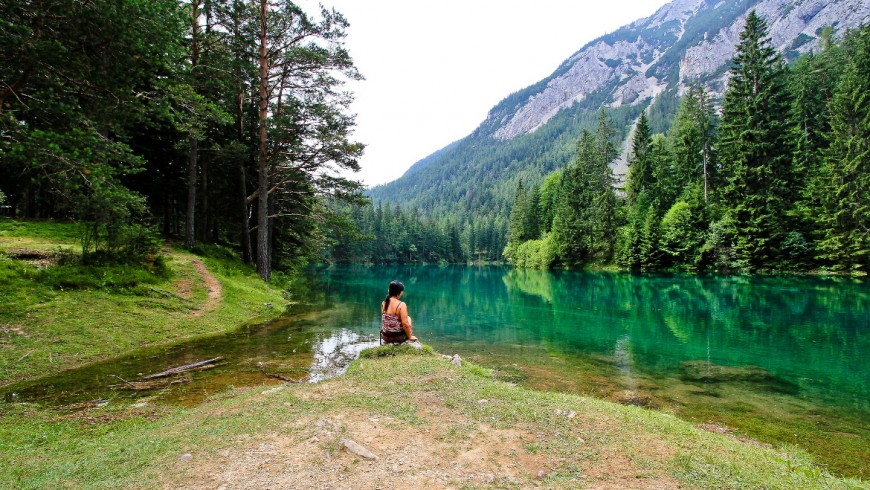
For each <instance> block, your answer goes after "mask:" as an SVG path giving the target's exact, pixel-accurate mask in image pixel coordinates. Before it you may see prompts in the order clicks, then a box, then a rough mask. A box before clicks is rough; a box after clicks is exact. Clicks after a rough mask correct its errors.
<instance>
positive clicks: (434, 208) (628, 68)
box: [369, 0, 870, 226]
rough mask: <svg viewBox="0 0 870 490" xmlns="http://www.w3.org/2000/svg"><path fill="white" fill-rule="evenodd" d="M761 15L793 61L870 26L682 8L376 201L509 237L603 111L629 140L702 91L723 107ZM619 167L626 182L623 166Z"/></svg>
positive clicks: (805, 12)
mask: <svg viewBox="0 0 870 490" xmlns="http://www.w3.org/2000/svg"><path fill="white" fill-rule="evenodd" d="M753 9H754V10H756V11H757V12H758V13H759V14H760V15H762V16H763V17H764V18H766V19H767V21H768V24H769V26H770V33H771V40H772V43H773V45H774V46H775V47H776V48H777V49H778V50H780V52H782V53H783V54H784V57H785V58H786V59H787V60H793V59H795V58H796V57H797V56H799V55H800V54H803V53H807V52H809V51H810V50H812V49H813V48H816V47H817V46H818V44H819V39H820V36H821V35H822V32H823V29H824V28H825V27H827V26H830V27H832V28H833V32H834V36H835V37H839V36H842V34H843V33H844V32H845V31H846V30H848V29H850V28H853V27H856V26H858V25H860V24H861V23H862V22H863V23H866V22H867V21H868V19H870V6H868V5H867V4H866V2H864V1H863V0H833V1H822V0H804V1H787V0H728V1H713V0H675V1H673V2H671V3H669V4H667V5H665V6H664V7H662V8H661V9H659V10H658V11H657V12H656V13H655V14H653V15H652V16H650V17H647V18H644V19H640V20H638V21H635V22H633V23H631V24H629V25H627V26H624V27H622V28H620V29H618V30H617V31H615V32H613V33H610V34H607V35H605V36H602V37H600V38H598V39H596V40H594V41H592V42H590V43H589V44H587V45H586V46H584V47H583V48H582V49H580V50H579V51H577V52H576V53H575V54H574V55H572V56H571V57H570V58H568V59H567V60H565V61H564V62H563V63H562V64H561V65H560V66H559V67H558V68H557V69H556V71H554V72H553V74H552V75H550V76H549V77H547V78H545V79H544V80H541V81H540V82H538V83H536V84H534V85H531V86H529V87H526V88H524V89H522V90H520V91H518V92H516V93H513V94H511V95H509V96H508V97H506V98H505V99H504V100H502V101H501V102H500V103H499V104H498V105H496V106H495V107H493V108H492V109H491V110H490V111H489V114H488V116H487V118H486V119H485V120H484V121H483V123H481V125H480V126H479V127H478V128H477V129H476V130H475V131H474V132H473V133H472V134H470V135H469V136H467V137H466V138H464V139H462V140H460V141H458V142H455V143H451V144H450V145H448V146H447V147H445V148H443V149H441V150H439V151H437V152H435V153H433V154H432V155H430V156H429V157H427V158H425V159H423V160H421V161H419V162H417V163H416V164H415V165H413V166H412V167H411V169H409V170H408V172H407V173H406V174H405V175H403V176H402V177H401V178H400V179H398V180H396V181H394V182H391V183H388V184H385V185H382V186H378V187H375V188H373V189H370V190H369V195H370V196H371V197H372V199H373V200H374V201H375V202H390V203H399V204H402V205H408V206H413V207H417V208H419V209H421V210H422V211H423V212H425V213H427V214H434V215H444V214H446V213H450V214H454V215H456V216H459V217H460V219H462V220H466V221H476V220H479V219H483V220H485V221H488V222H495V223H499V224H501V225H503V226H506V218H507V214H508V212H509V207H510V200H511V198H512V196H513V191H514V189H515V187H516V182H517V180H524V181H533V180H540V178H541V177H542V176H544V175H546V174H547V173H549V172H551V171H553V170H555V169H558V168H561V167H563V166H564V165H565V163H567V162H568V161H569V160H570V159H571V158H572V157H573V155H574V148H575V145H576V141H577V138H578V136H579V134H580V131H581V130H582V129H583V128H584V127H591V125H592V124H593V123H594V121H595V119H596V114H597V112H598V111H599V109H600V108H601V107H604V108H606V109H607V111H608V113H609V115H610V117H611V118H612V119H613V121H614V123H615V124H616V126H617V127H618V132H617V135H616V136H617V138H619V139H620V140H621V141H624V140H625V139H626V136H627V134H628V133H629V131H630V128H631V126H632V123H633V122H634V121H635V119H636V118H637V116H638V115H639V113H640V111H642V110H644V109H646V108H649V112H650V119H651V124H652V129H653V130H654V131H658V132H661V131H664V130H666V129H667V126H668V124H669V120H670V118H671V116H672V115H673V114H674V112H675V110H676V106H677V100H678V97H679V94H681V93H683V91H685V89H686V88H687V87H688V86H689V85H690V84H692V83H700V84H702V85H703V86H705V87H706V88H707V89H708V90H710V91H711V92H713V94H714V95H716V96H720V95H721V94H722V92H723V91H724V87H725V79H726V73H727V70H728V67H729V61H730V59H731V57H732V56H733V54H734V46H735V44H736V43H737V40H738V37H739V32H740V30H741V28H742V26H743V24H744V21H745V18H746V16H747V15H748V13H749V12H750V11H751V10H753ZM615 165H616V168H615V170H616V173H617V174H624V172H625V167H624V163H623V161H622V160H620V161H617V163H616V164H615Z"/></svg>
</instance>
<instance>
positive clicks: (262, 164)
mask: <svg viewBox="0 0 870 490" xmlns="http://www.w3.org/2000/svg"><path fill="white" fill-rule="evenodd" d="M267 6H268V2H267V1H266V0H260V36H259V37H260V53H259V58H260V60H259V61H260V101H259V102H260V103H259V118H258V120H259V130H260V145H259V152H258V158H257V160H258V161H257V183H258V186H257V188H258V190H259V196H258V197H257V273H258V274H260V277H261V278H262V279H263V280H264V281H268V280H269V277H270V276H271V275H272V261H271V258H272V257H271V247H270V246H269V243H270V242H269V175H268V165H267V163H268V162H267V160H268V152H267V148H266V141H267V140H266V121H267V118H268V115H269V114H268V110H269V98H268V97H269V57H268V52H267V49H266V48H267V43H268V42H269V39H268V36H267V22H266V14H267V13H268V11H267Z"/></svg>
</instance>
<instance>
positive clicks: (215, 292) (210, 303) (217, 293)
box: [190, 257, 223, 317]
mask: <svg viewBox="0 0 870 490" xmlns="http://www.w3.org/2000/svg"><path fill="white" fill-rule="evenodd" d="M190 261H191V262H192V263H193V267H194V268H195V269H196V272H198V273H199V276H200V277H201V278H202V283H203V285H204V286H205V287H206V289H207V290H208V297H207V298H206V300H205V304H203V305H202V306H200V307H199V308H195V309H194V310H193V311H192V312H191V315H193V316H195V317H196V316H202V315H203V314H205V313H208V312H209V311H212V310H214V309H215V308H217V307H218V305H219V304H220V302H221V297H222V296H223V287H221V283H220V281H218V280H217V278H216V277H214V275H212V273H211V272H209V270H208V267H206V266H205V264H204V263H203V262H202V260H200V259H197V258H195V257H191V258H190Z"/></svg>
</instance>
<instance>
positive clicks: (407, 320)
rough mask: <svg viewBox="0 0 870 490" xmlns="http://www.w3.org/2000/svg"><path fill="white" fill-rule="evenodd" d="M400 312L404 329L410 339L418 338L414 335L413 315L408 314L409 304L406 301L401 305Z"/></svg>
mask: <svg viewBox="0 0 870 490" xmlns="http://www.w3.org/2000/svg"><path fill="white" fill-rule="evenodd" d="M398 313H399V318H401V319H402V330H404V331H405V335H407V336H408V340H417V337H414V327H413V326H412V325H411V317H410V316H409V315H408V305H406V304H404V303H402V304H401V305H399V310H398Z"/></svg>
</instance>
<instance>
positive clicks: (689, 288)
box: [0, 266, 870, 478]
mask: <svg viewBox="0 0 870 490" xmlns="http://www.w3.org/2000/svg"><path fill="white" fill-rule="evenodd" d="M308 276H309V281H308V284H306V285H305V286H304V287H302V288H301V290H300V291H299V292H298V293H297V294H295V296H296V298H295V299H296V300H298V301H300V302H301V303H300V304H297V305H294V306H292V307H291V308H290V309H289V310H288V313H287V314H286V315H284V316H282V317H280V318H278V319H276V320H273V321H269V322H265V323H252V324H249V325H245V326H243V327H241V328H240V329H238V330H236V331H233V332H231V333H229V334H226V335H222V336H217V337H210V338H204V339H198V340H194V341H191V342H187V343H184V344H178V345H174V346H163V347H153V348H148V349H143V350H141V351H138V352H135V353H132V354H130V355H126V356H123V357H120V358H117V359H113V360H110V361H106V362H102V363H98V364H92V365H89V366H85V367H83V368H80V369H77V370H74V371H68V372H65V373H61V374H59V375H56V376H52V377H49V378H45V379H42V380H37V381H35V382H28V383H24V384H20V385H15V386H8V387H5V388H3V389H0V393H2V396H3V399H5V400H6V402H20V401H34V402H41V403H43V404H47V405H50V406H54V407H62V406H70V405H73V404H74V403H75V402H81V401H86V400H93V399H101V400H107V401H109V402H123V401H124V400H130V401H138V402H140V403H141V402H143V401H145V402H149V403H181V404H185V405H192V404H196V403H199V402H201V401H202V400H204V399H205V398H206V397H208V396H209V395H210V394H212V393H215V392H217V391H221V390H225V389H226V388H227V387H228V386H245V385H255V384H263V383H268V382H270V381H271V382H279V381H277V380H274V379H271V378H268V377H266V376H265V375H264V373H273V374H280V375H282V376H284V377H287V378H294V379H300V380H309V381H318V380H321V379H324V378H326V377H329V376H333V375H335V374H337V373H340V372H342V371H343V369H344V368H345V367H346V366H347V364H348V363H350V362H351V361H352V360H353V359H355V358H356V356H357V354H358V353H359V351H360V350H361V349H363V348H365V347H368V346H372V345H377V344H378V329H379V326H380V314H379V311H378V303H379V302H380V301H382V300H383V298H384V296H385V294H386V289H387V285H388V283H389V282H390V281H391V280H393V279H398V280H401V281H403V282H404V283H405V288H406V289H405V296H404V297H403V300H404V301H405V302H406V303H407V304H408V307H409V310H410V314H411V316H412V318H413V320H414V332H415V334H416V335H417V336H418V337H420V339H421V340H422V341H423V342H425V343H427V344H430V345H431V346H432V347H433V348H435V349H436V350H438V351H440V352H442V353H445V354H454V353H458V354H459V355H460V356H462V357H463V358H464V359H467V360H471V361H473V362H476V363H479V364H482V365H484V366H487V367H491V368H493V369H494V370H495V375H496V376H497V377H499V378H500V379H503V380H505V381H508V382H513V383H517V384H520V385H523V386H528V387H531V388H537V389H542V390H556V391H565V392H572V393H579V394H584V395H589V396H595V397H598V398H603V399H607V400H612V401H616V402H620V403H627V404H633V405H639V406H643V407H648V408H651V409H656V410H661V411H663V412H666V413H671V414H673V415H676V416H679V417H682V418H685V419H687V420H690V421H692V422H694V423H696V424H699V425H704V426H705V427H706V428H709V429H711V430H717V431H720V432H728V433H731V434H732V435H733V436H735V437H743V438H748V439H751V440H753V441H759V442H760V443H763V444H772V445H774V446H778V445H782V444H791V445H795V446H799V447H801V448H803V449H805V450H807V451H808V452H810V453H812V454H813V455H814V457H815V458H816V460H817V461H819V462H820V463H823V464H826V465H828V466H829V467H830V469H831V470H832V471H834V472H836V473H839V474H844V475H852V476H859V477H862V478H868V473H870V397H868V395H870V385H868V382H870V356H868V353H870V337H868V334H870V284H868V282H867V281H866V280H865V279H849V278H834V277H746V276H698V275H631V274H623V273H604V272H601V273H592V272H561V271H555V272H549V271H523V270H515V269H511V268H507V267H496V266H488V267H462V266H448V267H437V266H410V267H397V266H383V267H362V266H349V267H331V268H321V269H312V270H309V272H308ZM216 356H223V357H224V360H223V361H222V362H221V364H220V365H219V366H217V367H216V368H214V369H210V370H208V371H202V372H196V373H192V374H190V375H189V376H187V377H186V378H185V379H184V381H185V382H183V383H178V384H174V385H170V386H168V387H164V388H161V389H158V390H146V391H133V390H125V389H124V386H123V383H121V382H120V381H119V378H120V379H124V380H135V379H140V378H141V377H142V375H143V374H148V373H153V372H156V371H159V370H161V369H164V368H167V367H172V366H177V365H181V364H185V363H188V362H195V361H199V360H203V359H208V358H211V357H216ZM119 385H120V386H119Z"/></svg>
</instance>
